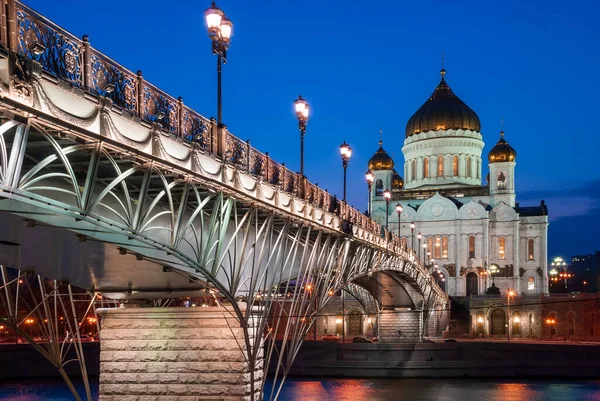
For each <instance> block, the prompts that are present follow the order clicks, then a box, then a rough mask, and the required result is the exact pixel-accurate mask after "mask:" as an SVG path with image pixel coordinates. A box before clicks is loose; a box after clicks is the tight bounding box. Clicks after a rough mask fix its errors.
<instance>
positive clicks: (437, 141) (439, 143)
mask: <svg viewBox="0 0 600 401" xmlns="http://www.w3.org/2000/svg"><path fill="white" fill-rule="evenodd" d="M483 146H484V143H483V141H482V136H481V134H480V133H479V132H476V131H470V130H438V131H429V132H422V133H420V134H417V135H411V136H409V137H408V138H406V139H405V140H404V146H403V147H402V153H403V154H404V160H405V162H404V173H405V177H404V183H405V188H406V189H412V188H418V187H420V186H423V185H443V186H451V185H479V184H480V183H481V167H482V163H481V151H482V150H483ZM440 156H441V157H442V158H443V162H444V166H443V171H442V176H439V175H438V158H439V157H440ZM454 156H456V157H457V158H458V171H457V173H458V174H456V175H455V174H454V172H453V162H452V159H453V158H454ZM425 159H428V160H429V174H428V176H427V177H425V176H424V168H423V165H424V163H425ZM467 160H470V164H471V168H470V173H471V174H470V175H469V174H468V172H469V168H468V167H467ZM413 161H414V162H415V163H413ZM413 167H416V171H415V173H414V174H413ZM413 177H414V179H413Z"/></svg>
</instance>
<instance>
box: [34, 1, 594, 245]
mask: <svg viewBox="0 0 600 401" xmlns="http://www.w3.org/2000/svg"><path fill="white" fill-rule="evenodd" d="M26 4H27V5H29V6H30V7H32V8H34V9H35V10H36V11H38V12H41V13H42V14H43V15H45V16H46V17H48V18H49V19H51V20H52V21H54V22H56V23H58V24H59V25H61V26H62V27H64V28H65V29H67V30H68V31H70V32H71V33H73V34H75V35H76V36H79V37H81V36H82V35H83V34H87V35H89V37H90V42H91V44H92V46H94V47H95V48H97V49H99V50H100V51H102V52H103V53H105V54H107V55H108V56H109V57H111V58H113V59H114V60H116V61H117V62H119V63H121V64H122V65H124V66H125V67H127V68H129V69H130V70H132V71H137V70H138V69H141V70H142V71H143V74H144V77H145V79H146V80H147V81H149V82H151V83H153V84H154V85H156V86H158V87H159V88H161V89H163V90H165V91H166V92H167V93H169V94H171V95H173V96H175V97H177V96H182V97H183V99H184V102H185V103H186V104H188V105H190V106H191V107H192V108H194V109H195V110H197V111H198V112H200V113H201V114H203V115H205V116H214V115H215V114H216V111H215V110H216V68H215V64H216V60H215V57H214V56H213V55H212V54H211V52H210V40H209V39H208V37H207V35H206V31H205V27H204V22H203V11H204V9H206V8H207V7H208V6H209V1H206V2H201V1H197V0H194V1H183V0H182V1H177V0H173V1H171V2H168V3H165V2H163V1H159V0H120V1H117V0H104V1H103V2H101V3H98V2H94V1H82V0H77V1H74V0H60V1H47V0H28V1H26ZM99 4H102V5H101V6H100V5H99ZM218 5H219V7H221V8H222V9H223V10H224V11H225V12H226V13H227V15H228V16H229V18H230V19H231V20H232V21H233V23H234V36H233V41H232V45H231V50H230V52H229V54H228V59H229V62H228V64H227V65H226V66H225V67H224V75H223V96H224V98H223V119H224V122H225V123H226V124H227V125H228V127H229V129H230V131H231V132H233V133H234V134H235V135H237V136H238V137H240V138H242V139H244V140H245V139H250V140H251V143H252V145H253V146H255V147H257V148H258V149H260V150H262V151H268V152H269V154H270V155H271V157H273V158H274V159H275V160H278V161H280V162H285V163H286V165H287V166H288V167H290V168H292V169H294V170H297V169H298V168H299V134H298V131H297V129H296V125H297V123H296V120H295V116H294V114H293V107H292V102H293V100H294V99H295V98H296V97H297V96H298V94H299V93H302V95H303V96H304V97H305V98H306V99H307V100H308V101H309V103H310V105H311V106H312V110H313V114H312V115H311V118H310V121H309V125H308V131H307V136H306V149H305V153H306V156H305V158H306V165H307V166H306V175H307V176H308V178H309V180H311V181H312V182H317V183H319V185H320V186H321V187H323V188H326V189H328V190H329V191H330V192H333V193H337V194H341V192H342V166H341V160H340V158H339V144H340V143H342V141H344V140H346V141H347V142H348V143H349V144H350V145H351V146H352V147H353V156H352V160H351V161H350V166H349V169H348V178H349V181H348V198H349V201H350V203H352V204H353V205H355V206H356V207H358V208H359V209H361V210H364V209H365V208H366V194H367V192H366V185H365V182H364V172H365V171H366V169H367V161H368V159H369V158H370V157H371V155H372V154H373V153H374V152H375V151H376V150H377V141H378V140H379V130H380V129H382V130H383V140H384V147H385V148H386V150H387V151H388V152H389V153H390V154H392V155H393V157H394V158H395V160H396V163H397V165H400V168H398V171H402V168H401V164H402V163H403V159H402V152H401V150H400V149H401V147H402V144H403V140H404V129H405V126H406V122H407V120H408V119H409V118H410V116H411V115H412V113H414V112H415V111H416V110H417V109H418V108H419V107H420V106H421V104H422V103H423V102H424V101H425V100H426V99H427V97H428V96H429V95H430V94H431V92H432V91H433V89H434V88H435V86H436V85H437V83H438V81H439V69H440V59H441V52H442V49H444V50H445V54H446V57H445V59H446V63H445V68H446V70H447V75H446V79H447V81H448V83H449V84H450V86H451V87H452V89H453V90H454V92H455V93H456V94H457V95H458V96H459V97H461V99H462V100H463V101H465V102H466V103H467V104H468V105H469V106H470V107H471V108H472V109H473V110H475V112H477V114H478V115H479V118H480V120H481V123H482V133H483V139H484V141H485V143H486V146H485V149H484V157H485V156H486V155H487V152H488V151H489V150H490V149H491V147H493V146H494V144H495V143H496V141H497V140H498V133H499V131H500V128H501V127H500V120H501V119H504V130H505V132H506V139H507V140H508V141H509V143H510V144H511V145H512V146H513V147H514V148H515V149H516V151H517V167H516V174H517V176H516V185H517V201H518V202H520V203H521V205H528V204H529V205H533V204H539V200H540V199H545V200H546V202H547V203H548V204H549V208H550V214H551V221H552V223H551V225H550V229H549V231H550V251H549V253H550V256H551V257H552V256H554V255H562V256H563V257H570V256H572V255H574V254H576V253H588V252H591V251H593V250H594V249H600V244H599V243H598V242H599V241H598V240H597V239H596V238H600V228H599V227H600V209H599V204H598V197H597V196H596V195H597V194H598V192H599V191H598V190H597V189H595V188H597V187H598V185H599V184H600V164H598V163H597V162H595V160H596V158H597V156H598V150H599V149H600V135H598V133H597V131H598V128H597V125H598V123H597V121H596V120H597V117H598V114H599V112H598V109H599V107H600V101H599V98H598V96H597V94H598V93H600V80H599V79H598V75H599V66H600V55H599V54H600V53H599V52H598V43H599V42H600V25H599V24H597V21H596V20H595V18H596V17H597V15H598V13H599V12H600V5H599V4H598V2H594V1H591V0H590V1H573V2H568V3H565V2H561V1H552V0H548V1H527V0H519V1H514V0H506V1H495V0H491V1H484V2H482V1H466V0H456V1H451V2H449V1H441V0H440V1H432V0H423V1H412V2H405V1H378V2H365V1H358V0H346V1H342V0H322V1H311V0H307V1H291V0H256V1H233V0H224V1H220V2H218ZM485 170H487V166H485ZM485 174H487V171H484V176H485ZM598 195H600V194H598Z"/></svg>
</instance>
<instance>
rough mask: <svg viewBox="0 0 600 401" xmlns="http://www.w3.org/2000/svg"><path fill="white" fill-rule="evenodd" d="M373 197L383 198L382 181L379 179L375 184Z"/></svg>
mask: <svg viewBox="0 0 600 401" xmlns="http://www.w3.org/2000/svg"><path fill="white" fill-rule="evenodd" d="M375 195H376V196H383V180H382V179H381V178H380V179H378V180H377V181H376V182H375Z"/></svg>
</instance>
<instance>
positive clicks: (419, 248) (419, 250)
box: [417, 232, 423, 258]
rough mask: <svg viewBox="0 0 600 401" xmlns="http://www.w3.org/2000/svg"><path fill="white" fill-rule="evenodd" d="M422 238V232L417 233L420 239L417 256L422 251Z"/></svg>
mask: <svg viewBox="0 0 600 401" xmlns="http://www.w3.org/2000/svg"><path fill="white" fill-rule="evenodd" d="M421 238H423V236H422V235H421V232H419V233H418V234H417V239H418V240H419V247H418V248H417V258H418V257H419V256H420V255H419V252H421Z"/></svg>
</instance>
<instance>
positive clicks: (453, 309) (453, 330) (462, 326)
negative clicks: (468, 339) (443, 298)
mask: <svg viewBox="0 0 600 401" xmlns="http://www.w3.org/2000/svg"><path fill="white" fill-rule="evenodd" d="M470 327H471V314H470V312H469V297H451V306H450V330H449V332H448V338H462V337H465V336H469V329H470Z"/></svg>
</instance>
